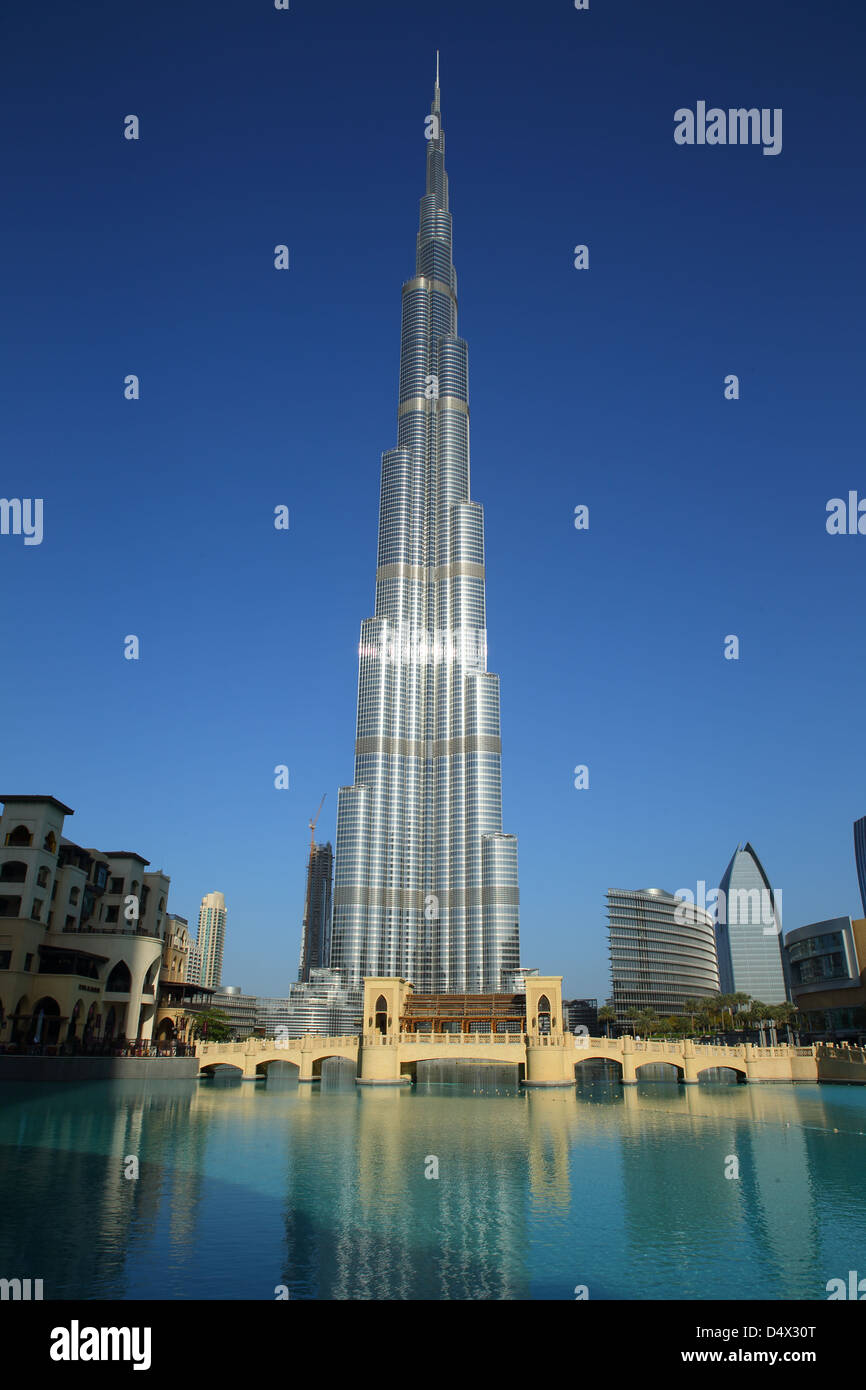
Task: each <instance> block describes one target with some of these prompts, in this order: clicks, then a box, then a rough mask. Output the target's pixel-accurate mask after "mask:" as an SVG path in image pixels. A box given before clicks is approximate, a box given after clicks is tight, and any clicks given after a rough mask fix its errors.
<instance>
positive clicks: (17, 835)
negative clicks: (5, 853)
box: [6, 825, 33, 845]
mask: <svg viewBox="0 0 866 1390" xmlns="http://www.w3.org/2000/svg"><path fill="white" fill-rule="evenodd" d="M6 843H7V845H32V844H33V836H32V835H31V834H30V831H29V830H28V829H27V826H26V825H16V827H15V829H14V830H10V832H9V834H8V835H7V836H6Z"/></svg>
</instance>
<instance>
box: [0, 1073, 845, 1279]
mask: <svg viewBox="0 0 866 1390" xmlns="http://www.w3.org/2000/svg"><path fill="white" fill-rule="evenodd" d="M433 1075H434V1076H436V1077H438V1078H440V1079H438V1080H433V1081H420V1082H419V1084H418V1085H417V1086H415V1087H412V1088H409V1087H400V1088H382V1089H372V1088H362V1087H356V1086H355V1084H354V1081H353V1080H352V1078H351V1076H350V1077H346V1076H345V1075H344V1074H341V1073H340V1072H339V1070H336V1069H335V1070H334V1071H333V1072H330V1071H328V1072H327V1074H326V1076H325V1079H324V1080H323V1082H322V1083H321V1085H314V1086H308V1085H298V1083H297V1082H294V1081H285V1080H284V1081H280V1080H278V1079H277V1078H276V1077H272V1079H271V1080H270V1081H269V1082H268V1083H267V1084H264V1083H261V1082H260V1083H256V1084H250V1083H246V1084H242V1085H241V1084H234V1085H228V1084H225V1085H224V1084H220V1082H219V1081H216V1082H209V1083H208V1082H198V1083H173V1082H147V1083H112V1082H104V1083H102V1082H90V1083H86V1084H82V1085H79V1086H70V1085H62V1086H52V1085H50V1084H43V1085H38V1086H37V1085H34V1086H29V1085H21V1084H5V1085H4V1086H3V1087H2V1088H0V1180H2V1185H3V1193H4V1198H5V1200H4V1217H3V1222H2V1229H0V1276H3V1277H8V1278H12V1277H21V1278H26V1277H30V1278H42V1279H43V1281H44V1296H45V1298H46V1299H47V1298H121V1299H122V1298H145V1299H151V1298H159V1299H169V1298H170V1299H186V1298H215V1299H220V1298H225V1299H228V1298H244V1299H273V1298H274V1297H275V1288H276V1287H277V1286H278V1285H285V1286H286V1287H287V1289H288V1293H289V1296H290V1297H291V1298H293V1299H296V1298H320V1299H332V1298H336V1299H357V1298H362V1299H371V1298H380V1299H381V1298H387V1299H417V1298H425V1299H473V1298H477V1299H527V1298H545V1299H573V1298H574V1297H575V1286H578V1285H585V1286H586V1287H587V1288H588V1292H589V1297H590V1299H661V1298H664V1299H708V1298H736V1299H792V1298H798V1299H826V1297H827V1294H826V1288H825V1286H826V1283H827V1281H828V1280H829V1279H831V1278H836V1277H842V1278H847V1274H848V1271H849V1269H859V1270H860V1272H861V1274H863V1275H866V1194H864V1189H863V1183H862V1173H863V1162H864V1156H866V1088H856V1087H842V1086H821V1087H818V1086H782V1085H774V1086H755V1085H752V1086H731V1085H724V1084H711V1085H701V1086H689V1087H683V1086H679V1087H678V1086H676V1085H674V1084H669V1083H655V1084H650V1083H643V1084H640V1085H638V1086H636V1087H626V1088H623V1087H620V1086H619V1085H617V1084H615V1083H613V1084H612V1083H611V1082H609V1081H605V1080H597V1081H585V1082H583V1083H582V1084H581V1085H580V1086H579V1087H577V1088H575V1089H574V1090H553V1091H521V1090H520V1088H518V1087H517V1086H516V1084H515V1082H514V1074H513V1073H512V1072H511V1071H510V1070H508V1069H502V1068H490V1067H484V1066H480V1065H479V1066H475V1067H471V1066H470V1067H468V1068H465V1069H461V1071H460V1077H461V1083H460V1084H457V1083H455V1082H454V1080H453V1078H454V1077H455V1076H456V1072H455V1071H453V1070H452V1071H450V1072H445V1071H443V1070H442V1069H439V1070H438V1071H435V1072H434V1073H433ZM445 1076H450V1077H451V1078H452V1081H451V1084H448V1083H447V1082H445V1081H444V1080H442V1079H441V1078H443V1077H445ZM127 1156H134V1157H136V1158H137V1159H138V1163H139V1176H138V1177H137V1178H133V1179H128V1178H126V1177H124V1166H125V1161H126V1159H127ZM731 1156H733V1157H734V1158H736V1159H737V1161H738V1164H739V1177H738V1178H726V1177H725V1170H726V1168H727V1169H728V1171H732V1170H733V1168H734V1165H733V1164H732V1163H731V1162H730V1157H731ZM433 1158H435V1159H436V1160H437V1161H438V1173H439V1176H438V1178H433V1177H431V1178H427V1177H425V1170H426V1171H433V1170H434V1168H435V1165H434V1164H433V1163H432V1162H431V1161H430V1160H431V1159H433ZM126 1166H127V1167H129V1166H130V1165H126Z"/></svg>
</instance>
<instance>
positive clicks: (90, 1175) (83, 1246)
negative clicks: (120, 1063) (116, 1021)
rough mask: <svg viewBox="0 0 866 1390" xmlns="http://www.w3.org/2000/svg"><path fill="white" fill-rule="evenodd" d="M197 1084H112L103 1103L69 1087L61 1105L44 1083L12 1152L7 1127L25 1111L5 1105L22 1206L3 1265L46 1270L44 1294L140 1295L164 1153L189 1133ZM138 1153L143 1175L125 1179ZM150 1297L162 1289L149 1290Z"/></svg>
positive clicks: (5, 1233)
mask: <svg viewBox="0 0 866 1390" xmlns="http://www.w3.org/2000/svg"><path fill="white" fill-rule="evenodd" d="M106 1085H108V1083H106ZM194 1086H195V1083H193V1082H190V1083H188V1084H186V1085H185V1084H184V1083H171V1092H170V1093H169V1094H167V1093H166V1092H165V1091H164V1090H162V1089H160V1088H159V1087H158V1086H157V1088H156V1089H152V1088H153V1083H143V1082H112V1083H110V1090H104V1089H103V1088H102V1087H99V1096H98V1099H97V1098H96V1097H95V1095H94V1091H93V1090H92V1089H91V1088H90V1086H88V1085H85V1086H82V1087H80V1088H75V1087H65V1088H64V1092H63V1105H62V1107H60V1108H57V1107H56V1101H55V1097H54V1095H53V1094H52V1091H53V1088H51V1087H46V1088H45V1090H44V1091H41V1090H40V1092H39V1093H38V1094H36V1095H33V1096H29V1097H28V1098H27V1102H26V1109H25V1107H22V1113H21V1117H20V1122H19V1123H18V1129H19V1142H18V1145H17V1146H15V1147H14V1148H13V1147H5V1146H6V1145H7V1143H8V1141H7V1139H6V1137H5V1126H6V1125H8V1124H10V1123H16V1108H17V1107H16V1106H15V1104H14V1102H13V1101H7V1103H6V1105H5V1107H4V1110H3V1114H2V1121H0V1130H2V1131H3V1132H2V1133H0V1142H2V1143H3V1144H4V1152H5V1154H6V1158H5V1169H6V1171H5V1177H6V1181H7V1183H8V1184H9V1185H10V1190H14V1191H15V1193H16V1212H15V1220H14V1221H12V1220H8V1221H6V1222H4V1223H2V1226H0V1265H2V1267H3V1268H4V1269H12V1270H13V1271H14V1270H15V1269H17V1268H26V1269H35V1270H38V1271H40V1275H41V1272H42V1271H44V1276H41V1277H44V1296H45V1298H46V1299H78V1298H86V1299H92V1298H123V1297H127V1298H129V1297H135V1296H137V1289H136V1279H137V1278H138V1279H141V1278H142V1277H146V1276H143V1271H142V1269H141V1266H140V1254H139V1252H140V1249H141V1247H142V1246H146V1245H147V1243H148V1241H149V1239H150V1238H151V1237H152V1236H153V1234H154V1232H155V1231H156V1229H157V1225H158V1222H159V1217H160V1212H161V1209H162V1202H163V1198H164V1195H165V1180H166V1174H165V1168H164V1166H163V1155H164V1154H165V1153H166V1152H172V1151H173V1150H174V1148H175V1146H176V1144H177V1142H178V1132H183V1133H184V1134H186V1131H187V1129H188V1126H189V1120H190V1107H191V1105H192V1102H193V1098H194V1095H195V1090H194ZM28 1089H29V1088H28ZM28 1130H29V1131H31V1132H32V1133H33V1135H34V1137H35V1140H36V1142H34V1144H33V1147H32V1148H30V1147H28V1143H27V1134H28ZM131 1158H134V1159H136V1160H137V1165H138V1168H137V1176H129V1177H127V1176H126V1173H127V1172H128V1173H130V1174H133V1173H134V1172H135V1168H134V1167H133V1166H131V1165H130V1163H129V1160H130V1159H131ZM19 1163H20V1164H21V1171H20V1173H18V1172H16V1168H15V1165H16V1164H19ZM191 1176H194V1174H193V1175H191ZM173 1181H174V1172H173V1173H172V1182H173ZM182 1181H187V1179H186V1177H183V1178H182ZM196 1181H199V1180H198V1179H196ZM70 1194H74V1200H71V1199H70ZM133 1232H134V1243H133V1241H132V1240H131V1233H133ZM142 1296H145V1297H158V1296H159V1293H158V1291H157V1290H155V1289H153V1288H152V1287H147V1288H146V1289H145V1290H144V1291H143V1293H142Z"/></svg>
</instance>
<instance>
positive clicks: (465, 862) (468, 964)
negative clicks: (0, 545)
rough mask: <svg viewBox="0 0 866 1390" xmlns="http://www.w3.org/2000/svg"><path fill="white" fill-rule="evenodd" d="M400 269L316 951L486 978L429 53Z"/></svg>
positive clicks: (340, 965)
mask: <svg viewBox="0 0 866 1390" xmlns="http://www.w3.org/2000/svg"><path fill="white" fill-rule="evenodd" d="M425 135H426V137H427V140H428V144H427V191H426V193H425V194H424V197H423V198H422V199H421V216H420V226H419V231H418V239H417V250H416V261H415V276H414V278H413V279H411V280H408V281H407V282H406V283H405V284H404V286H403V314H402V337H401V350H400V384H399V402H398V411H397V447H396V448H394V449H390V450H388V452H387V453H385V454H383V455H382V475H381V496H380V505H379V554H378V568H377V571H376V607H375V616H374V617H372V618H367V619H365V620H364V621H363V622H362V624H361V641H360V649H359V673H358V719H357V733H356V740H355V779H354V783H353V785H352V786H350V787H343V788H341V790H340V794H339V803H338V809H337V845H336V869H335V883H334V917H333V937H332V951H331V965H332V966H333V967H336V968H337V969H339V970H340V971H341V973H342V975H343V978H344V980H345V982H346V984H348V985H357V984H359V983H360V981H361V979H362V978H363V976H365V975H383V976H393V975H399V976H402V977H403V978H404V979H407V980H411V981H412V982H413V984H414V985H415V988H416V989H417V990H424V991H469V992H484V991H497V990H499V989H501V988H502V976H503V972H505V971H511V970H515V969H516V968H517V966H518V963H519V928H518V903H519V894H518V885H517V840H516V838H515V836H513V835H506V834H503V831H502V799H501V777H500V754H501V741H500V727H499V678H498V676H495V675H493V674H492V673H491V672H489V671H488V670H487V643H486V617H485V593H484V513H483V510H482V508H481V506H480V505H479V504H478V503H477V502H473V501H471V500H470V496H469V390H468V361H467V348H466V343H465V342H464V341H463V339H462V338H459V337H458V336H457V276H456V273H455V270H454V266H453V263H452V258H451V213H450V212H449V210H448V175H447V174H446V172H445V136H444V133H443V130H442V115H441V110H440V101H439V81H438V59H437V80H436V85H435V88H434V95H433V105H432V107H431V111H430V116H429V117H428V118H427V122H426V126H425Z"/></svg>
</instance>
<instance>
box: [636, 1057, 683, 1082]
mask: <svg viewBox="0 0 866 1390" xmlns="http://www.w3.org/2000/svg"><path fill="white" fill-rule="evenodd" d="M644 1067H664V1069H665V1072H666V1073H668V1074H666V1075H665V1076H660V1077H657V1078H656V1080H658V1081H684V1080H685V1075H686V1072H685V1065H684V1062H683V1061H682V1060H680V1061H678V1062H674V1061H673V1060H672V1059H671V1058H670V1057H647V1058H645V1060H644V1061H643V1062H636V1063H635V1069H634V1074H635V1076H636V1077H637V1079H638V1081H640V1080H641V1076H640V1073H641V1072H642V1071H643V1069H644ZM670 1072H673V1075H672V1076H671V1075H670V1074H669V1073H670ZM644 1079H645V1080H647V1081H649V1080H650V1078H649V1077H646V1078H644Z"/></svg>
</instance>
